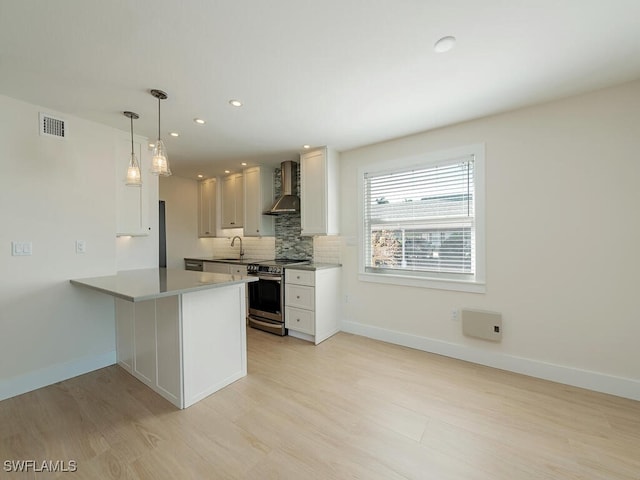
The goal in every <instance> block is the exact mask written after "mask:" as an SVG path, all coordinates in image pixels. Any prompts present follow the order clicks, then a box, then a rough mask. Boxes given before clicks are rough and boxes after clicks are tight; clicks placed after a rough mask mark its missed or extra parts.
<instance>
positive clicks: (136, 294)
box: [71, 268, 258, 302]
mask: <svg viewBox="0 0 640 480" xmlns="http://www.w3.org/2000/svg"><path fill="white" fill-rule="evenodd" d="M257 280H258V277H250V276H243V275H225V274H221V273H209V272H194V271H189V270H178V269H166V268H148V269H142V270H125V271H122V272H118V273H116V274H115V275H107V276H104V277H92V278H78V279H73V280H71V283H72V284H74V285H79V286H82V287H87V288H91V289H93V290H97V291H99V292H102V293H106V294H109V295H112V296H114V297H118V298H122V299H124V300H128V301H130V302H141V301H143V300H151V299H153V298H160V297H170V296H173V295H179V294H182V293H189V292H195V291H198V290H207V289H210V288H217V287H225V286H228V285H233V284H238V283H248V282H255V281H257Z"/></svg>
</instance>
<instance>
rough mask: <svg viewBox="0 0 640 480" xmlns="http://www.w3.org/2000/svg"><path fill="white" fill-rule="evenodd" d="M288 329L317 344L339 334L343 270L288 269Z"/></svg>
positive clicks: (286, 300) (286, 280)
mask: <svg viewBox="0 0 640 480" xmlns="http://www.w3.org/2000/svg"><path fill="white" fill-rule="evenodd" d="M284 298H285V316H284V321H285V327H287V329H288V330H289V335H291V336H293V337H297V338H301V339H303V340H308V341H310V342H313V343H315V344H316V345H317V344H318V343H320V342H322V341H323V340H326V339H327V338H329V337H330V336H331V335H333V334H335V333H336V332H338V320H339V315H340V268H339V267H335V268H322V269H318V270H297V269H295V268H287V269H285V294H284Z"/></svg>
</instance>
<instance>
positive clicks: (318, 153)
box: [300, 147, 340, 236]
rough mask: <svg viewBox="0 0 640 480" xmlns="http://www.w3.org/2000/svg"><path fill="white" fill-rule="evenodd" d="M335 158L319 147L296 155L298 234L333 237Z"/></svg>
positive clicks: (336, 188) (335, 220) (336, 229)
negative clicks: (298, 210) (298, 198)
mask: <svg viewBox="0 0 640 480" xmlns="http://www.w3.org/2000/svg"><path fill="white" fill-rule="evenodd" d="M338 192H339V185H338V158H337V154H336V153H335V152H334V151H333V150H331V149H329V148H327V147H322V148H319V149H317V150H312V151H310V152H306V153H303V154H302V155H300V215H301V227H302V228H301V230H302V231H301V234H302V235H303V236H310V235H337V234H338V233H339V228H340V227H339V217H338Z"/></svg>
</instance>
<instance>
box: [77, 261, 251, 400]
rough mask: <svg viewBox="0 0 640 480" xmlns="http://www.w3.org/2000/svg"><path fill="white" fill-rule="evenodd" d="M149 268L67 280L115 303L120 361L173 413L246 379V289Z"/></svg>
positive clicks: (238, 280) (236, 279) (202, 275)
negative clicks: (172, 410) (107, 297)
mask: <svg viewBox="0 0 640 480" xmlns="http://www.w3.org/2000/svg"><path fill="white" fill-rule="evenodd" d="M256 280H257V278H255V277H247V276H242V275H224V274H218V273H208V272H193V271H187V270H173V269H165V268H152V269H144V270H129V271H122V272H118V273H117V274H116V275H109V276H103V277H93V278H83V279H74V280H71V283H72V284H74V285H78V286H82V287H87V288H91V289H93V290H97V291H99V292H102V293H106V294H108V295H111V296H113V297H114V298H115V316H116V352H117V361H118V364H119V365H120V366H121V367H122V368H124V369H125V370H126V371H128V372H129V373H131V374H132V375H133V376H134V377H136V378H137V379H138V380H140V381H141V382H143V383H144V384H146V385H147V386H149V387H150V388H151V389H153V390H154V391H155V392H157V393H159V394H160V395H162V396H163V397H164V398H166V399H167V400H169V401H170V402H171V403H173V404H174V405H175V406H177V407H178V408H186V407H188V406H190V405H193V404H194V403H196V402H197V401H199V400H201V399H203V398H204V397H206V396H208V395H210V394H212V393H214V392H216V391H218V390H220V389H221V388H223V387H225V386H227V385H229V384H230V383H232V382H234V381H236V380H238V379H239V378H242V377H244V376H245V375H246V374H247V344H246V321H245V317H246V302H245V284H246V283H248V282H253V281H256Z"/></svg>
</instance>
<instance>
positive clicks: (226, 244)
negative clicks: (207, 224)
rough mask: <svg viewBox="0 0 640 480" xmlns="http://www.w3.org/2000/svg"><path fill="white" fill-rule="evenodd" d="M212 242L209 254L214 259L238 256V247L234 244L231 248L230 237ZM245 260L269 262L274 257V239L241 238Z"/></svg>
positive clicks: (217, 238) (218, 238)
mask: <svg viewBox="0 0 640 480" xmlns="http://www.w3.org/2000/svg"><path fill="white" fill-rule="evenodd" d="M211 240H212V241H213V245H212V252H211V254H212V255H213V256H214V257H225V258H227V257H229V258H230V257H236V256H238V255H239V254H240V246H239V245H238V243H237V242H236V244H235V246H234V247H232V246H231V237H229V238H227V237H216V238H212V239H211ZM242 246H243V248H244V257H245V258H255V259H256V260H270V259H272V258H274V257H275V238H274V237H242Z"/></svg>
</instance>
